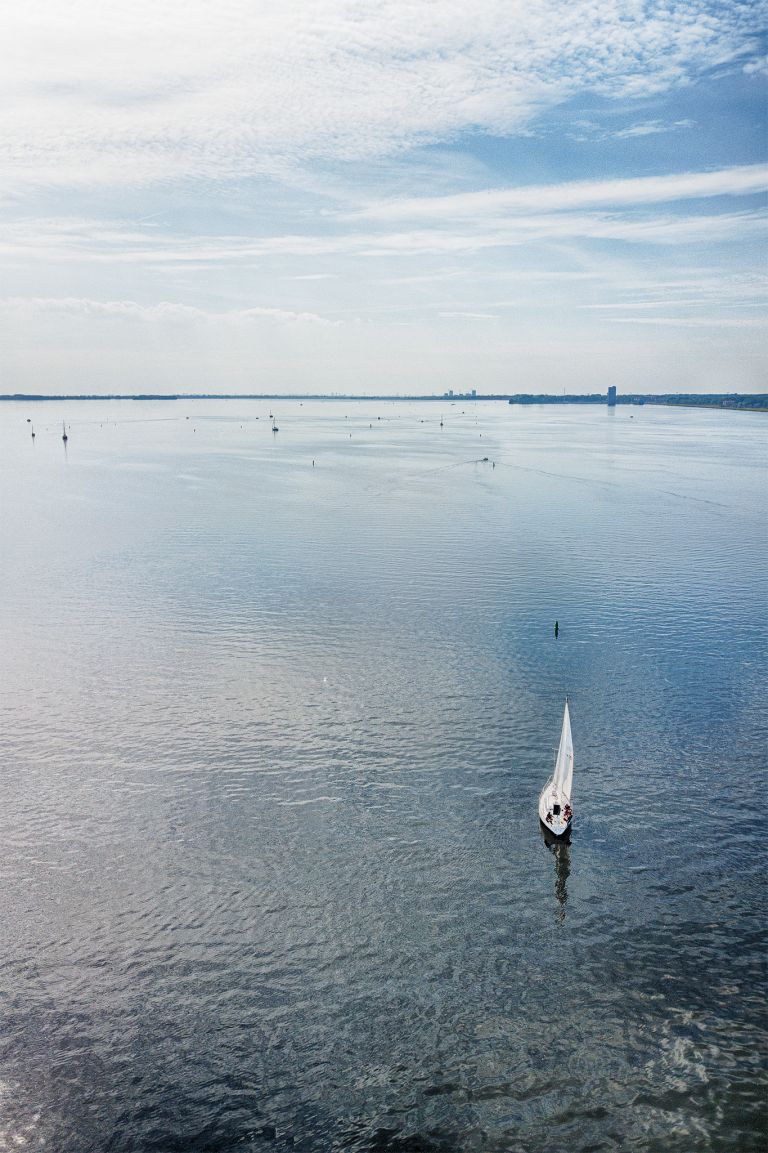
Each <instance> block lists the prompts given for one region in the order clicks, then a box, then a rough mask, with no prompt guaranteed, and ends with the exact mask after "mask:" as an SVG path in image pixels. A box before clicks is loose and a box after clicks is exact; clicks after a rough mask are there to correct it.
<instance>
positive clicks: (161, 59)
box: [0, 0, 768, 393]
mask: <svg viewBox="0 0 768 1153" xmlns="http://www.w3.org/2000/svg"><path fill="white" fill-rule="evenodd" d="M767 26H768V4H766V3H765V2H764V0H757V2H750V3H742V2H739V3H736V2H728V3H712V2H705V0H683V2H680V3H678V2H675V0H667V2H666V3H661V2H654V0H650V2H640V0H637V2H632V0H626V2H620V0H615V2H610V0H572V2H571V3H568V4H564V3H562V0H557V2H554V0H526V2H525V3H517V2H514V0H506V2H501V0H476V2H475V3H474V4H473V5H472V6H471V8H470V7H469V6H468V5H466V4H465V3H461V4H460V3H458V2H457V0H439V2H437V3H430V4H424V3H422V4H414V3H412V2H409V3H405V2H404V0H376V2H375V3H374V2H372V0H370V2H369V0H302V2H301V3H295V2H294V3H290V2H289V3H284V2H283V3H277V2H273V0H259V2H258V3H253V2H250V3H246V2H243V0H229V2H227V0H223V2H220V3H214V2H212V0H185V2H183V3H182V2H180V0H167V2H166V3H163V4H158V3H157V2H156V0H152V2H149V0H134V3H132V4H131V5H127V4H119V3H118V4H112V5H105V4H103V2H101V0H99V2H97V0H70V2H69V3H68V4H67V5H62V4H60V3H58V0H29V2H27V3H25V4H24V5H4V6H3V8H2V12H1V13H0V45H1V46H2V47H0V92H1V93H2V100H0V119H1V120H2V132H0V171H1V172H2V174H3V179H2V185H1V186H0V249H1V251H2V281H1V282H0V391H2V392H16V391H42V392H50V393H60V392H71V391H78V392H80V391H88V392H112V391H129V392H130V391H148V390H151V391H159V392H164V391H168V392H175V391H187V390H188V391H210V392H230V391H270V392H271V391H275V392H295V391H301V392H326V391H338V392H348V391H354V392H368V393H370V392H381V393H396V392H414V391H416V392H426V393H430V392H436V393H439V392H443V391H445V390H446V389H449V388H452V389H454V390H455V389H459V390H464V389H469V388H476V389H477V390H478V391H479V392H496V391H502V392H505V391H547V392H558V393H559V392H562V391H563V390H565V391H567V392H581V391H604V390H605V389H606V387H607V386H608V385H609V384H616V385H617V386H618V387H619V389H625V390H640V391H644V392H663V391H763V390H765V389H766V387H767V386H766V382H765V367H766V354H765V349H766V347H767V344H766V339H765V337H766V321H765V304H766V295H767V294H766V286H767V283H768V279H767V275H766V274H767V271H768V269H767V267H766V215H765V195H766V190H768V157H766V77H767V76H768V67H767V65H766V55H765V51H766V47H765V35H764V34H765V29H766V27H767Z"/></svg>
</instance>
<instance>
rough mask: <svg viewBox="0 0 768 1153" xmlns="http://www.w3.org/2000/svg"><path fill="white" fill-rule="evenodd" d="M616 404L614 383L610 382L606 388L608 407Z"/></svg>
mask: <svg viewBox="0 0 768 1153" xmlns="http://www.w3.org/2000/svg"><path fill="white" fill-rule="evenodd" d="M615 405H616V385H615V384H612V385H611V387H610V388H609V389H608V407H609V408H614V407H615Z"/></svg>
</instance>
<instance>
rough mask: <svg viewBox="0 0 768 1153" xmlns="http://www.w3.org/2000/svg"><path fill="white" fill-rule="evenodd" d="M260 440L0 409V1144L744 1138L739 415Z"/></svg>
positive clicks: (360, 1147) (263, 422) (745, 431)
mask: <svg viewBox="0 0 768 1153" xmlns="http://www.w3.org/2000/svg"><path fill="white" fill-rule="evenodd" d="M276 403H277V402H276ZM268 413H269V405H268V404H267V403H257V402H195V403H185V402H176V403H167V404H162V403H156V404H150V403H137V402H121V403H114V402H113V403H106V402H105V403H98V404H97V403H90V404H80V405H77V404H68V405H61V404H38V405H34V404H33V405H27V406H23V405H18V404H5V405H3V406H2V408H1V409H0V431H1V432H2V445H3V452H2V457H1V458H0V496H1V497H2V529H1V530H0V555H1V557H2V588H3V596H2V621H1V624H2V646H1V651H0V672H1V673H2V690H3V692H2V717H1V718H0V719H1V722H2V733H1V735H0V752H1V753H2V766H3V770H2V777H1V778H0V781H1V783H0V908H1V909H2V925H3V930H2V934H1V935H0V1150H10V1149H16V1148H19V1147H23V1148H25V1149H27V1150H38V1149H45V1150H46V1151H50V1153H87V1151H91V1150H94V1151H95V1150H98V1151H105V1153H106V1151H109V1153H129V1151H130V1153H139V1151H158V1153H159V1151H163V1153H165V1151H167V1153H203V1151H206V1153H213V1151H217V1153H225V1151H228V1150H233V1151H238V1153H239V1151H240V1150H243V1151H245V1150H256V1151H262V1150H274V1151H276V1153H283V1151H288V1150H291V1151H293V1153H296V1151H299V1153H330V1151H345V1153H406V1151H408V1153H415V1151H424V1153H426V1151H430V1153H438V1151H439V1153H485V1151H493V1153H499V1151H502V1150H504V1151H510V1153H513V1151H515V1153H518V1151H519V1153H543V1151H545V1150H546V1151H548V1153H549V1151H557V1150H563V1149H566V1148H567V1149H570V1150H574V1151H580V1150H583V1151H585V1153H586V1151H587V1150H590V1151H598V1150H659V1151H661V1150H664V1151H665V1153H670V1151H671V1153H675V1151H679V1153H697V1151H699V1150H728V1151H735V1150H738V1151H739V1153H747V1151H750V1150H757V1149H762V1147H763V1143H764V1139H765V1132H766V1129H765V1125H766V1111H765V1101H766V1075H765V1066H764V1065H761V1061H760V1056H759V1054H760V1050H761V1047H762V1049H763V1052H765V1041H766V1024H767V1022H766V1011H765V993H766V979H765V978H766V972H765V964H764V957H765V953H764V946H765V939H764V935H763V934H764V925H765V914H766V900H765V857H764V833H763V831H762V829H761V827H760V823H761V822H762V821H764V816H763V815H762V814H761V812H760V810H761V808H762V793H761V792H760V791H759V790H760V782H761V780H762V781H763V782H764V780H765V778H764V775H763V774H764V769H765V752H766V737H767V735H768V734H767V731H766V711H765V684H766V671H767V670H766V664H767V663H768V662H767V660H766V654H767V652H768V644H767V642H766V632H765V626H766V613H765V605H766V602H767V600H768V587H767V586H768V581H767V579H766V562H765V555H766V552H765V550H766V543H767V541H766V518H765V508H766V493H767V486H766V476H767V473H766V448H765V446H766V443H767V441H766V431H768V417H765V416H762V415H757V414H745V413H728V412H703V411H693V410H689V411H674V410H667V409H654V408H649V407H646V408H636V409H628V408H619V409H618V410H616V411H613V412H609V411H608V410H606V409H604V408H602V407H601V408H600V409H597V408H594V409H593V408H579V407H570V408H564V409H558V408H538V407H537V408H531V409H520V408H510V407H509V406H506V405H503V404H490V403H487V404H478V405H475V406H472V405H470V404H466V403H465V404H464V406H463V411H462V403H461V402H459V403H458V404H455V405H450V404H448V403H446V404H445V406H444V407H443V408H442V416H443V419H444V427H443V428H441V427H440V424H439V421H440V415H441V412H440V406H438V405H435V404H431V405H430V404H407V403H404V402H392V403H373V402H371V403H351V402H341V401H338V402H327V403H324V404H321V403H309V402H307V403H305V404H304V405H299V403H298V402H291V403H288V402H285V403H278V404H277V408H276V409H275V413H276V415H277V419H278V423H279V425H280V431H279V433H276V434H273V433H272V432H271V431H270V427H269V425H270V422H269V420H268V419H267V418H268ZM27 417H31V418H32V419H33V421H34V424H35V431H36V434H37V436H36V440H35V442H34V444H33V442H32V440H31V437H30V425H29V424H28V423H27V422H26V418H27ZM62 417H63V418H66V420H67V421H68V423H69V432H70V436H69V442H68V445H67V446H66V452H65V447H64V445H63V443H62V440H61V425H60V422H61V419H62ZM483 457H488V458H489V459H488V460H487V461H483V460H482V458H483ZM313 459H314V461H315V466H314V467H313V466H312V460H313ZM494 464H495V467H494ZM555 619H558V620H559V622H560V635H559V638H558V639H557V640H556V639H555V637H554V621H555ZM566 693H568V694H569V696H570V699H571V716H572V724H573V736H574V744H575V749H576V770H575V778H574V803H575V808H576V820H575V823H574V830H573V836H572V843H571V844H570V846H568V845H558V846H557V847H556V848H548V847H547V846H546V845H545V843H544V841H543V838H542V834H541V832H540V828H539V824H538V820H537V816H536V802H537V797H538V792H539V790H540V788H541V786H542V785H543V783H544V781H545V779H546V777H547V775H548V774H549V772H550V770H551V767H552V764H553V759H554V752H555V746H556V744H557V739H558V735H559V729H560V723H561V717H562V708H563V699H564V697H565V694H566Z"/></svg>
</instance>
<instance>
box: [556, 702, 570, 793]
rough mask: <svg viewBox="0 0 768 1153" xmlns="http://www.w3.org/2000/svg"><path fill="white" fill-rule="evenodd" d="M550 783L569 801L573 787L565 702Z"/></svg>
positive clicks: (568, 725) (568, 726) (568, 724)
mask: <svg viewBox="0 0 768 1153" xmlns="http://www.w3.org/2000/svg"><path fill="white" fill-rule="evenodd" d="M552 783H553V784H554V786H555V788H556V789H557V790H558V791H559V792H560V793H562V794H563V795H564V796H565V797H567V799H568V800H569V801H570V799H571V786H572V785H573V740H572V739H571V718H570V716H569V713H568V702H567V701H566V702H565V713H564V714H563V731H562V733H561V734H560V747H559V749H558V750H557V760H556V761H555V773H554V777H553V780H552Z"/></svg>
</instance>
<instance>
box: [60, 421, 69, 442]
mask: <svg viewBox="0 0 768 1153" xmlns="http://www.w3.org/2000/svg"><path fill="white" fill-rule="evenodd" d="M61 439H62V440H63V441H64V443H65V444H66V443H67V441H68V440H69V437H68V436H67V426H66V424H65V423H64V421H62V422H61Z"/></svg>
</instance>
